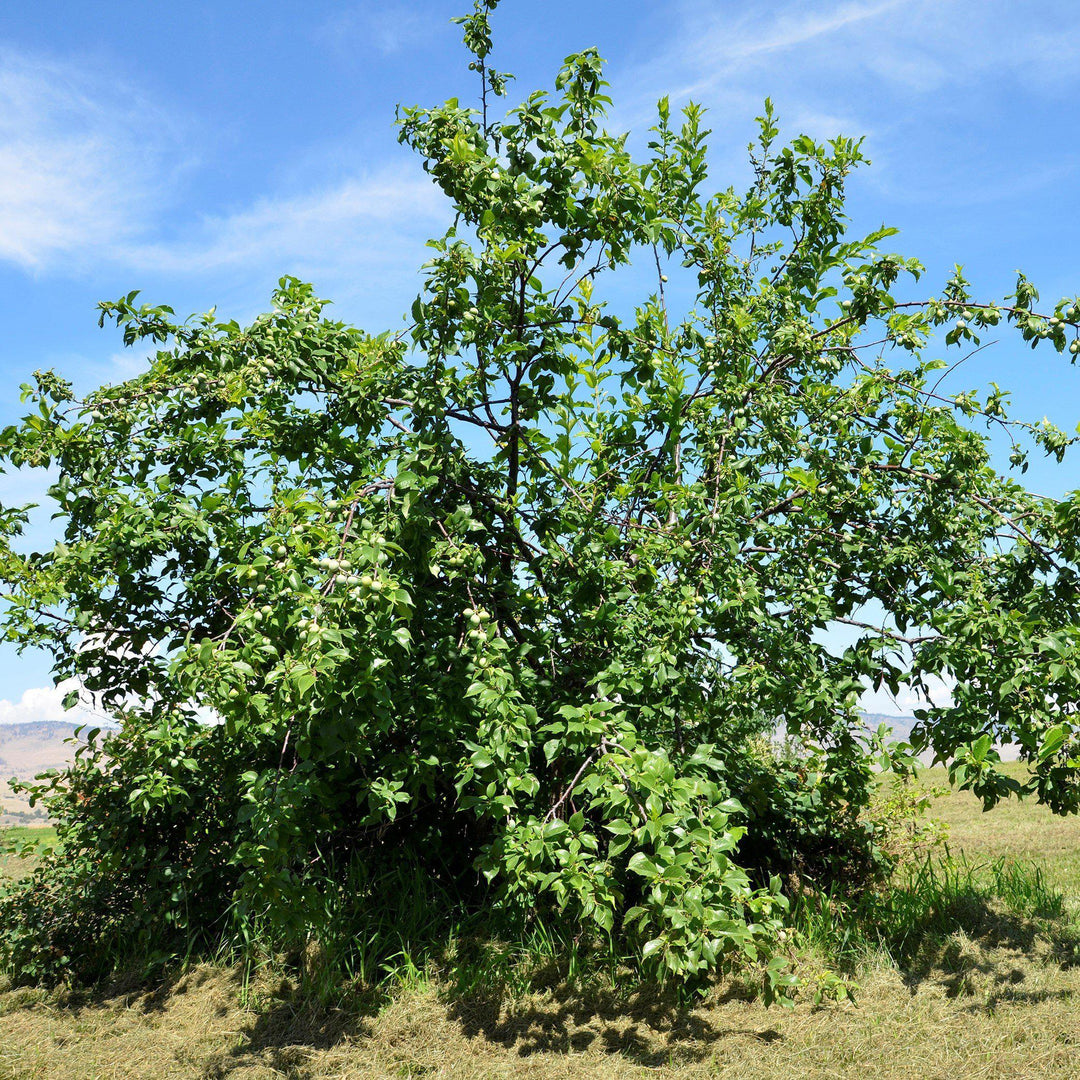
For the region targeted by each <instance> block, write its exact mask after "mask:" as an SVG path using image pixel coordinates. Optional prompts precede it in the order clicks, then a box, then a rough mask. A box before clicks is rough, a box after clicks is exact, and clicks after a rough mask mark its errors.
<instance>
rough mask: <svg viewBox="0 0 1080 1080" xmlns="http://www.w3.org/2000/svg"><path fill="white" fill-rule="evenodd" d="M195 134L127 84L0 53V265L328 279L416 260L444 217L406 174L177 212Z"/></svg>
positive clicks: (410, 172)
mask: <svg viewBox="0 0 1080 1080" xmlns="http://www.w3.org/2000/svg"><path fill="white" fill-rule="evenodd" d="M196 135H197V133H196V132H194V131H193V130H185V128H184V125H183V123H182V122H180V121H178V120H177V118H176V117H173V116H169V115H168V114H167V113H166V111H165V110H163V109H161V108H157V107H155V106H154V105H153V104H152V103H149V102H147V101H144V100H142V99H140V98H139V95H138V94H137V93H136V91H135V90H133V89H132V88H130V87H124V86H115V85H112V86H110V85H107V84H106V83H105V82H104V81H102V80H100V79H97V78H94V77H91V76H90V75H88V74H87V73H86V72H84V71H82V70H81V69H79V68H78V67H76V66H73V65H65V64H62V63H60V62H58V61H54V60H50V59H42V58H40V57H30V56H26V55H21V54H18V53H16V52H14V51H12V50H10V49H7V50H3V49H0V261H5V262H8V263H13V264H15V265H17V266H19V267H21V268H23V269H24V270H27V271H30V272H31V273H44V272H51V271H60V272H63V273H72V272H74V273H79V272H83V271H85V270H87V269H91V268H94V267H97V266H100V265H102V264H112V265H116V266H120V267H123V268H125V269H130V270H132V271H133V272H150V273H154V272H162V273H176V274H195V273H206V272H213V271H230V272H237V271H243V270H265V268H266V267H267V266H270V267H272V268H273V269H274V270H275V272H276V273H299V274H304V275H309V274H322V275H323V276H328V277H330V278H331V279H333V278H336V277H338V276H340V275H341V273H343V272H345V271H347V270H349V269H355V268H356V267H360V266H373V265H389V264H392V263H394V262H395V261H396V260H398V259H400V258H401V257H402V256H403V255H405V254H408V255H409V256H415V254H416V253H417V252H418V251H419V250H420V248H421V245H422V243H423V241H424V240H425V239H427V236H428V235H429V234H430V230H431V229H432V228H435V227H437V225H438V223H440V222H441V221H442V220H443V217H444V216H445V211H444V210H443V205H444V204H443V201H442V199H441V196H440V195H439V193H438V191H437V189H436V188H435V187H434V185H433V184H432V183H431V182H430V180H429V179H428V178H427V177H426V176H425V175H424V174H423V173H422V172H421V171H420V169H419V167H418V166H415V165H414V166H412V167H411V168H408V167H406V165H405V164H404V163H393V164H389V165H384V166H382V167H376V168H374V169H371V170H368V171H366V172H364V173H359V174H357V173H353V174H352V175H347V176H345V177H344V178H343V179H339V180H338V181H337V182H335V183H329V184H328V183H325V182H324V183H323V184H321V185H319V184H310V185H309V186H308V187H307V188H306V189H294V190H292V191H289V192H287V193H284V194H283V193H280V192H266V193H263V194H261V195H258V196H256V197H254V198H253V199H252V201H251V202H249V203H248V204H247V205H243V204H241V205H239V206H238V207H236V208H235V209H232V210H227V211H226V210H222V211H220V212H217V213H215V212H203V213H201V214H200V213H198V212H197V211H194V210H189V211H187V212H186V213H185V211H184V208H183V205H182V198H181V196H182V194H183V192H182V191H181V190H180V188H181V185H180V184H179V183H178V176H179V174H181V173H182V172H183V171H184V170H185V169H186V168H188V167H190V165H191V163H192V162H193V161H194V159H195V157H196V154H195V152H194V150H193V144H194V143H195V142H196V141H197V137H196ZM334 171H336V172H338V173H339V175H340V169H339V168H338V169H335V170H334ZM233 201H234V202H235V198H234V199H233ZM185 217H186V220H185Z"/></svg>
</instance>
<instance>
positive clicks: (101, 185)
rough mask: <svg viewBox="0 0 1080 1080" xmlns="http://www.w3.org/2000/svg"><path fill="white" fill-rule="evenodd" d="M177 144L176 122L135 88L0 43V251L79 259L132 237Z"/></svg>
mask: <svg viewBox="0 0 1080 1080" xmlns="http://www.w3.org/2000/svg"><path fill="white" fill-rule="evenodd" d="M177 150H178V145H177V129H176V126H175V124H174V123H173V122H172V121H171V120H170V119H169V118H168V117H166V116H165V115H164V114H163V113H162V112H161V111H160V110H158V109H155V108H154V107H153V106H152V105H150V104H149V103H148V102H146V101H145V100H143V99H141V98H140V97H139V95H138V94H137V93H136V92H135V91H134V90H132V88H130V87H127V86H122V85H117V84H115V83H106V82H105V81H104V80H102V79H98V78H95V77H93V76H90V75H89V74H87V73H86V72H84V71H82V70H80V69H78V68H77V67H74V66H71V65H65V64H62V63H59V62H57V61H53V60H47V59H43V58H40V57H33V56H27V55H21V54H19V53H17V52H15V51H14V50H12V49H8V48H4V49H0V259H5V260H7V261H10V262H14V263H16V264H17V265H19V266H22V267H23V268H25V269H28V270H31V271H39V270H42V269H44V268H46V267H48V266H49V265H52V264H54V263H55V262H57V261H58V260H60V259H65V260H72V259H74V260H75V261H77V262H81V263H85V262H87V261H89V260H91V259H92V258H94V257H95V254H96V253H97V252H100V251H101V250H108V249H110V248H111V247H112V246H113V245H115V244H116V243H117V242H118V241H122V240H124V239H126V238H130V237H132V236H134V235H136V234H137V233H138V232H139V231H140V229H141V228H142V227H143V224H144V222H145V220H146V217H147V215H148V213H149V212H150V209H151V206H160V205H161V204H162V203H163V201H164V200H165V196H166V192H167V190H168V188H169V186H170V178H169V169H168V168H167V167H166V164H165V158H166V156H170V157H171V159H172V163H173V164H174V165H176V164H178V163H179V164H182V155H180V154H178V153H177Z"/></svg>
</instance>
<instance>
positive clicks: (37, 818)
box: [0, 720, 78, 825]
mask: <svg viewBox="0 0 1080 1080" xmlns="http://www.w3.org/2000/svg"><path fill="white" fill-rule="evenodd" d="M77 726H78V725H76V724H72V723H68V722H67V721H64V720H36V721H33V722H30V723H23V724H0V825H28V824H34V823H43V822H44V821H45V814H44V811H43V810H42V809H41V808H40V807H34V808H33V809H31V808H30V806H29V804H28V803H27V801H26V798H25V797H24V796H22V795H18V794H16V793H14V792H12V791H11V790H10V788H9V787H8V785H7V781H8V780H10V779H12V778H15V779H18V780H30V779H32V778H33V777H34V776H36V775H37V774H38V773H41V772H44V771H45V770H46V769H59V768H62V767H63V766H64V765H66V764H67V763H68V762H69V761H71V760H72V758H73V757H74V756H75V745H74V744H73V743H72V742H71V740H72V739H73V738H74V736H75V729H76V727H77Z"/></svg>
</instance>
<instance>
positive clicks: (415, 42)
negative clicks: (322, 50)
mask: <svg viewBox="0 0 1080 1080" xmlns="http://www.w3.org/2000/svg"><path fill="white" fill-rule="evenodd" d="M446 19H447V16H446V14H445V13H440V14H438V15H435V14H432V13H429V12H426V11H424V10H417V6H416V4H415V3H412V4H403V3H389V4H372V3H360V4H354V5H352V6H350V7H346V8H344V9H343V10H341V11H336V12H334V13H333V14H332V15H330V16H329V17H328V18H327V19H326V20H325V21H324V22H322V23H320V24H319V25H318V27H316V29H315V31H314V37H315V39H316V40H317V41H318V42H320V43H321V44H323V45H325V46H327V47H329V48H330V49H331V50H332V51H334V52H341V53H344V52H348V53H349V54H351V55H353V56H355V55H356V53H357V50H360V51H361V52H362V51H365V50H368V49H374V50H376V51H377V52H379V53H381V54H382V55H383V56H393V55H395V54H396V53H399V52H401V51H403V50H404V49H406V48H415V47H417V46H420V45H424V44H427V43H429V42H431V41H434V40H435V39H436V38H437V37H438V36H439V34H440V33H441V32H442V31H443V30H444V29H445V26H446Z"/></svg>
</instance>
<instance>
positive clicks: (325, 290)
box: [0, 0, 1080, 722]
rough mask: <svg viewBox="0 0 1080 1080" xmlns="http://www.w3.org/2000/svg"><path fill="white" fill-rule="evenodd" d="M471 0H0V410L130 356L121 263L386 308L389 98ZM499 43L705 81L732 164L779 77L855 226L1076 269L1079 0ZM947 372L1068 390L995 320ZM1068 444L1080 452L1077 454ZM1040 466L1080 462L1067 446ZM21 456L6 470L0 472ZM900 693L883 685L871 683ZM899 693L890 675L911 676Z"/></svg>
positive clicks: (667, 15) (1063, 274) (647, 8)
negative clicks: (843, 167) (831, 157)
mask: <svg viewBox="0 0 1080 1080" xmlns="http://www.w3.org/2000/svg"><path fill="white" fill-rule="evenodd" d="M465 7H466V0H401V2H398V3H384V4H376V3H368V2H354V3H330V2H320V0H315V2H308V3H306V4H303V5H299V4H295V3H288V4H286V3H279V2H276V0H261V2H259V3H254V2H237V0H216V2H214V3H195V2H191V0H186V2H184V3H182V4H148V3H146V2H145V0H143V2H140V3H127V2H108V0H96V2H95V3H92V4H91V3H88V2H86V0H81V2H59V0H37V2H36V3H34V4H22V5H14V4H9V5H5V10H4V13H3V14H0V326H2V327H3V333H2V334H0V370H2V374H3V381H2V383H0V385H2V387H3V392H2V393H0V423H8V422H11V421H12V420H13V419H14V418H15V417H16V416H17V415H18V400H17V398H18V395H17V387H18V384H19V383H20V382H22V381H24V380H25V379H26V378H28V377H29V375H30V373H31V372H32V371H33V370H34V369H36V368H41V367H56V368H58V369H59V370H61V371H63V372H64V373H65V374H67V375H68V376H69V377H72V378H74V379H75V380H76V382H77V384H78V385H80V386H82V387H84V388H88V387H90V386H92V385H97V384H99V383H101V382H113V381H117V380H120V379H123V378H125V377H127V376H128V375H129V374H131V373H133V372H134V371H136V370H138V366H139V363H140V360H141V356H140V355H138V354H131V353H124V351H123V349H122V348H121V344H120V342H119V340H118V339H117V337H116V335H115V334H110V333H109V332H108V331H100V330H98V329H97V325H96V313H95V304H96V302H97V301H98V300H101V299H106V298H114V297H116V296H119V295H120V294H122V293H126V292H127V291H129V290H130V289H133V288H138V289H141V290H142V292H143V294H144V297H145V298H146V299H148V300H153V301H155V302H162V303H168V304H171V305H172V306H173V307H174V308H175V309H176V310H177V311H178V312H180V313H187V312H191V311H202V310H205V309H207V308H209V307H211V306H213V305H215V304H216V305H217V306H218V310H219V312H220V313H222V314H226V315H229V316H232V317H236V318H238V319H241V320H243V319H245V318H248V317H250V316H251V315H253V314H255V313H256V312H258V311H259V310H261V309H262V308H263V307H264V306H265V305H266V303H267V299H268V296H269V293H270V290H271V288H272V286H273V283H274V282H275V281H276V279H277V278H278V277H280V276H281V275H282V274H286V273H289V274H296V275H298V276H300V277H302V278H305V279H308V280H311V281H313V282H314V283H315V285H316V288H317V289H318V291H319V292H321V293H322V294H323V295H324V296H327V297H329V298H331V299H333V300H334V301H335V304H336V308H337V312H338V313H339V315H340V316H341V317H343V318H346V319H348V320H350V321H353V322H355V323H357V324H359V325H361V326H363V327H365V328H366V329H369V330H373V331H375V330H382V329H386V328H393V327H396V326H398V325H400V322H401V316H402V313H403V312H405V311H406V310H407V309H408V306H409V303H410V301H411V299H412V296H413V295H414V293H415V290H416V287H417V280H418V279H417V277H416V268H417V266H418V265H419V264H420V262H421V261H423V258H424V249H423V242H424V240H425V239H426V238H427V237H429V236H432V235H437V234H438V233H440V232H441V231H442V229H443V228H444V227H445V224H446V222H447V220H448V215H447V209H446V206H445V205H444V204H443V202H442V201H441V197H440V196H439V195H438V194H437V193H436V192H435V191H434V189H433V188H432V187H431V186H430V185H429V184H428V183H427V181H426V179H425V177H424V175H423V173H422V171H421V170H420V168H419V165H418V164H417V162H416V161H415V160H413V159H412V158H411V156H410V155H409V154H408V153H407V152H406V151H404V150H403V149H402V148H401V147H399V146H398V144H397V140H396V132H395V129H394V126H393V118H394V107H395V104H397V103H398V102H401V103H403V104H435V103H438V102H440V101H442V100H444V99H446V98H448V97H451V96H458V97H460V98H462V99H463V100H464V99H469V100H471V99H472V98H473V97H474V96H475V93H476V83H475V78H476V77H475V76H474V75H471V73H469V72H467V71H466V70H465V57H464V52H463V50H462V48H461V47H460V45H459V32H458V28H457V27H454V26H452V25H451V24H450V23H449V19H450V18H451V17H452V16H453V15H456V14H460V13H462V12H463V11H464V9H465ZM494 24H495V31H496V49H495V54H494V56H493V62H494V63H495V65H496V66H497V67H499V68H501V69H505V70H509V71H512V72H514V73H515V74H516V75H517V76H518V80H517V82H516V84H513V85H512V87H511V100H514V98H515V87H516V90H517V91H520V92H521V93H523V94H524V93H527V92H529V91H531V90H532V89H534V88H536V87H538V86H546V85H550V82H551V80H552V78H553V76H554V73H555V71H556V70H557V68H558V65H559V63H560V62H561V60H562V58H563V57H564V56H565V55H566V54H568V53H569V52H572V51H575V50H577V49H580V48H583V47H585V46H590V45H595V46H597V47H598V48H599V50H600V52H601V54H602V55H603V56H604V57H605V58H606V59H607V61H608V77H609V80H610V82H611V90H610V93H611V96H612V97H613V99H614V109H613V113H612V118H611V126H612V127H613V128H621V129H629V130H631V131H636V132H639V133H641V132H643V131H644V129H645V128H647V127H648V125H649V123H650V121H651V118H652V115H653V109H654V105H655V101H656V99H657V98H658V97H660V96H661V95H662V94H669V95H670V97H671V100H672V104H673V106H677V105H679V104H680V103H683V102H685V101H686V100H688V99H691V98H692V99H694V100H697V101H699V102H700V103H702V104H703V105H705V106H706V107H707V108H708V110H709V112H708V122H709V126H710V127H712V129H713V131H714V135H713V138H712V144H713V152H712V158H711V161H712V178H713V181H714V183H715V186H716V187H718V188H719V187H726V186H727V185H728V184H729V183H735V184H739V183H741V182H742V181H743V180H744V179H745V178H746V175H747V171H746V165H745V152H744V148H745V145H746V143H747V141H748V140H749V138H750V137H751V136H752V135H753V132H754V124H753V118H754V116H755V115H757V113H758V112H760V108H761V103H762V101H763V99H764V98H765V96H766V95H769V96H771V97H772V98H773V100H774V101H775V103H776V107H777V110H778V112H779V115H780V118H781V121H782V129H783V132H784V134H785V135H787V136H792V137H793V136H795V135H797V134H799V133H800V132H804V131H805V132H808V133H810V134H812V135H814V136H817V137H828V136H831V135H834V134H838V133H843V134H848V135H865V136H866V150H867V153H868V156H869V157H870V158H871V159H872V160H873V166H872V167H871V168H869V169H866V170H864V171H863V172H862V174H861V175H859V176H857V177H856V179H855V180H854V181H853V182H852V184H851V186H850V192H851V203H850V205H851V212H852V216H853V218H854V227H855V228H856V229H859V228H861V229H863V230H869V229H871V228H873V227H875V226H877V225H879V224H881V223H882V222H885V223H888V224H891V225H895V226H897V227H899V228H900V229H901V235H900V237H898V238H896V239H895V240H894V241H893V242H892V243H893V246H895V248H896V249H897V250H900V251H903V252H904V253H905V254H909V255H915V256H918V257H919V258H921V259H922V260H923V261H924V262H925V263H926V265H927V267H928V271H929V273H928V277H927V278H926V279H925V281H926V287H927V291H928V292H936V291H939V289H940V285H941V282H942V280H943V278H944V276H945V274H946V273H947V272H948V270H949V268H950V267H951V266H952V264H953V263H954V262H957V261H959V262H962V263H963V264H964V266H965V269H966V272H967V275H968V277H969V278H970V279H971V280H972V281H973V282H974V284H975V286H976V288H977V289H978V290H979V291H981V292H985V293H987V294H997V295H1001V294H1004V293H1005V292H1007V291H1009V289H1010V287H1011V285H1012V283H1013V280H1014V272H1015V270H1016V269H1017V268H1018V267H1022V268H1023V269H1024V270H1025V271H1026V272H1027V273H1028V275H1029V276H1030V277H1031V278H1032V279H1033V280H1034V281H1035V282H1036V283H1037V284H1038V285H1039V287H1040V289H1041V290H1042V292H1043V296H1044V298H1047V299H1050V300H1053V299H1056V298H1057V297H1058V296H1060V295H1064V294H1075V293H1077V292H1080V110H1078V109H1077V105H1076V103H1077V101H1080V5H1077V4H1075V3H1074V2H1052V0H1035V2H1031V3H1023V4H1021V3H1018V2H1016V0H817V2H793V0H777V2H753V0H749V2H729V0H712V2H705V0H677V2H662V0H652V2H651V3H639V2H627V0H622V2H618V3H615V2H609V0H595V2H590V0H577V2H575V3H566V2H563V0H503V3H502V6H501V7H500V8H499V10H498V11H497V12H496V14H495V17H494ZM975 363H977V364H978V365H979V366H978V367H973V366H969V367H968V368H967V369H966V370H965V373H964V377H963V378H964V385H966V386H978V385H984V384H985V382H986V381H987V380H989V379H995V380H996V381H998V382H999V383H1001V384H1002V385H1004V386H1007V387H1009V388H1011V389H1012V390H1013V391H1014V396H1013V401H1014V406H1015V411H1016V413H1017V414H1018V415H1022V416H1025V417H1027V418H1031V419H1036V420H1037V419H1039V418H1041V417H1042V416H1043V415H1048V416H1049V417H1050V419H1051V420H1053V421H1055V422H1056V423H1058V424H1059V425H1060V426H1062V427H1064V428H1066V429H1067V430H1070V431H1071V430H1073V429H1075V427H1076V425H1077V421H1078V420H1080V370H1076V369H1072V368H1070V367H1069V366H1068V365H1067V364H1066V363H1065V362H1064V361H1062V360H1061V359H1060V358H1057V360H1056V361H1055V359H1054V358H1053V357H1052V356H1051V354H1050V353H1047V354H1046V356H1043V355H1042V352H1041V351H1040V352H1039V353H1035V354H1032V353H1031V352H1030V351H1028V350H1027V349H1025V348H1022V347H1020V346H1018V345H1017V344H1016V343H1015V342H1012V341H1010V340H1009V338H1008V335H1007V333H1006V334H1002V340H1001V341H1000V342H999V343H998V344H996V345H995V346H994V347H992V348H991V349H988V350H986V351H985V352H984V353H982V354H981V355H980V357H979V358H978V361H973V364H975ZM1077 460H1080V459H1077ZM1029 477H1030V478H1031V480H1032V483H1033V485H1034V486H1036V487H1037V488H1038V489H1039V490H1042V491H1045V492H1046V493H1048V494H1057V493H1060V492H1063V491H1065V490H1068V489H1071V488H1074V487H1078V486H1080V473H1078V470H1077V463H1076V461H1073V462H1072V463H1069V462H1068V461H1067V463H1066V465H1065V467H1064V468H1062V469H1057V470H1051V469H1045V468H1035V469H1033V470H1032V473H1030V474H1029ZM34 490H35V482H34V481H31V480H28V479H23V478H18V477H14V478H12V477H8V478H0V501H5V502H13V501H17V500H18V499H19V498H22V497H25V496H27V495H28V493H33V491H34ZM50 687H51V680H50V678H49V674H48V664H47V662H46V661H45V659H44V658H41V657H34V656H23V657H21V658H19V657H16V656H15V654H14V653H13V652H12V651H11V650H9V649H6V648H0V722H4V721H11V720H17V719H38V718H47V717H56V716H58V715H59V695H58V694H56V693H55V692H54V691H52V690H51V688H50ZM869 704H871V705H873V706H874V707H880V708H882V710H883V711H886V710H888V711H895V708H894V707H891V706H890V705H889V703H886V702H882V701H874V702H871V703H869ZM902 704H904V703H902Z"/></svg>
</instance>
